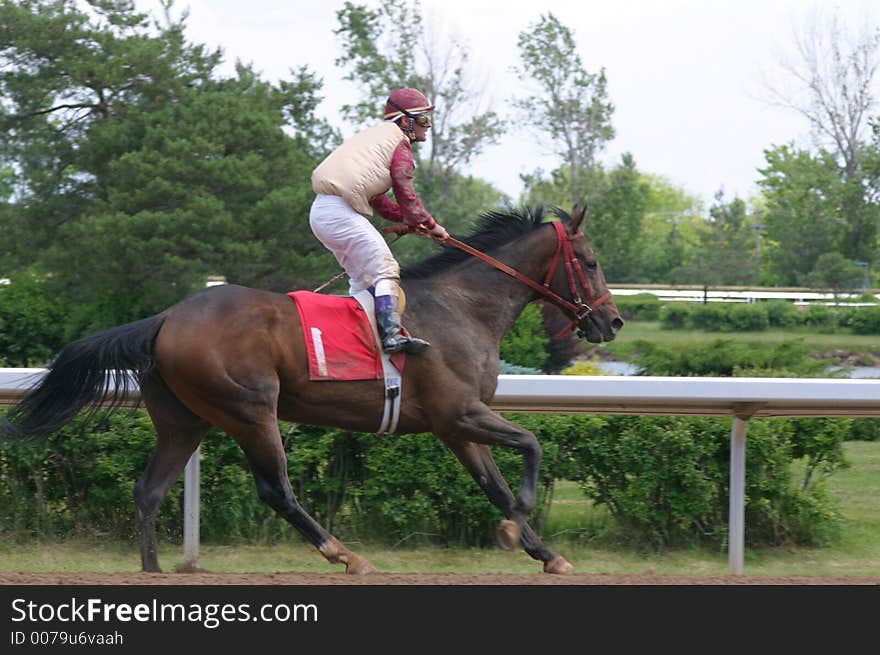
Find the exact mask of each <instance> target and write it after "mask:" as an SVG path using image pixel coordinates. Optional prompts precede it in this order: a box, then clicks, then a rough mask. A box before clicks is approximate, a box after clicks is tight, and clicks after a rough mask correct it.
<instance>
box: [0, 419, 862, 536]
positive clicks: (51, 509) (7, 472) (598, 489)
mask: <svg viewBox="0 0 880 655" xmlns="http://www.w3.org/2000/svg"><path fill="white" fill-rule="evenodd" d="M506 417H507V418H508V419H510V420H512V421H513V422H515V423H517V424H519V425H521V426H522V427H524V428H526V429H528V430H531V431H532V432H533V433H534V434H535V435H536V436H537V437H538V439H539V441H540V442H541V445H542V447H543V451H544V457H543V458H542V461H541V466H540V470H539V480H538V499H537V505H536V510H535V512H534V513H533V515H532V519H531V523H532V525H533V527H535V528H536V529H537V530H538V531H539V532H540V531H541V530H542V528H543V523H544V521H545V520H546V517H547V512H548V508H549V507H550V502H551V500H552V496H553V486H554V481H555V480H558V479H562V478H564V479H569V480H574V481H576V482H578V483H579V484H580V485H581V486H582V488H583V489H584V490H585V492H586V493H587V494H588V496H589V497H590V498H592V499H593V500H594V501H595V502H597V503H600V504H603V505H605V506H607V507H608V509H609V511H610V512H611V515H612V516H613V517H614V519H615V524H616V526H617V528H618V530H619V533H620V535H621V536H622V537H624V538H625V540H626V542H627V543H630V544H635V545H648V546H651V547H653V548H667V547H675V546H678V545H686V544H693V543H704V544H711V545H712V546H713V547H720V546H722V545H723V543H724V540H725V538H726V530H727V527H726V524H727V515H726V512H727V504H728V483H729V468H728V467H729V434H730V422H729V420H727V419H704V418H675V417H639V416H615V417H604V416H590V415H585V414H552V415H540V414H507V415H506ZM835 421H836V420H835ZM835 421H823V420H818V419H811V420H808V421H805V422H803V423H798V422H797V421H792V420H786V419H773V420H771V421H763V420H761V421H758V420H754V421H752V422H751V427H750V429H749V438H748V441H747V451H748V452H747V456H746V466H747V470H746V484H747V488H746V497H747V505H746V512H747V518H746V521H747V525H748V526H749V530H748V531H747V533H746V536H747V539H748V540H749V543H750V544H751V545H762V544H763V545H784V544H811V545H812V544H819V543H823V541H824V540H826V539H829V538H830V537H831V536H832V535H833V531H834V527H835V521H836V514H835V512H834V508H833V507H832V506H831V504H830V502H829V501H828V499H827V498H826V497H825V496H824V495H823V491H822V481H823V479H824V478H825V477H827V476H828V475H830V474H832V473H833V472H834V471H835V470H836V469H837V468H838V467H839V466H841V465H843V462H842V458H841V454H840V453H841V451H840V441H841V440H842V439H843V437H844V436H845V435H846V434H847V433H848V432H849V431H850V429H849V427H848V426H846V425H845V424H844V423H836V422H835ZM281 427H282V437H283V439H284V445H285V450H286V452H287V455H288V475H289V477H290V480H291V484H292V486H293V490H294V492H295V493H296V495H297V496H298V498H299V499H300V501H301V502H302V504H303V506H304V507H305V508H306V509H307V510H308V511H309V512H310V513H312V515H313V516H315V518H316V519H317V520H319V521H320V522H321V523H323V524H324V525H325V526H327V527H329V528H331V529H332V530H333V531H334V532H335V533H336V534H338V535H339V536H341V537H342V538H344V539H349V540H350V539H359V538H370V539H373V540H376V541H381V542H384V543H391V544H396V543H400V542H401V541H404V540H405V541H407V542H408V543H413V542H428V541H429V542H432V543H438V542H439V543H443V544H455V545H471V546H473V545H487V544H489V543H491V541H492V540H493V538H494V537H493V533H494V528H495V525H496V524H497V521H498V520H499V519H500V516H501V515H500V512H499V511H498V510H497V509H496V508H495V507H494V506H492V505H491V504H490V503H489V501H488V499H487V498H486V497H485V495H484V493H483V492H482V491H481V490H480V488H479V487H478V486H477V484H476V483H475V482H474V480H473V479H472V478H471V476H470V475H469V474H468V473H467V472H466V471H465V470H464V468H463V467H462V466H461V465H460V464H459V462H458V461H456V459H455V457H454V456H453V454H452V453H451V452H449V451H448V450H447V449H446V448H445V447H443V445H442V444H441V443H440V442H439V441H438V440H437V439H436V438H434V437H433V436H431V435H426V434H424V435H411V436H404V437H379V436H376V435H372V434H360V433H350V432H345V431H342V430H336V429H326V428H318V427H304V426H289V425H287V424H282V426H281ZM153 444H154V436H153V434H152V430H151V427H150V422H149V419H148V417H147V416H146V413H145V412H134V413H131V414H129V413H119V414H115V415H112V416H111V417H109V418H106V417H105V418H102V419H100V420H99V421H98V422H97V423H96V424H93V425H92V426H90V427H88V429H87V426H86V425H85V424H84V423H83V422H81V420H80V419H76V420H74V421H73V422H72V423H71V424H70V425H69V426H67V427H65V428H63V429H62V430H61V431H60V432H59V433H58V434H57V435H55V436H53V437H51V438H50V439H49V440H48V441H46V442H45V443H44V444H42V445H40V446H37V447H36V448H33V447H21V446H17V447H13V446H8V445H4V446H2V447H0V529H2V534H4V535H6V536H7V537H16V538H22V539H33V538H45V537H48V538H51V537H57V536H70V535H81V536H90V537H93V538H94V537H99V538H103V539H107V538H122V539H133V538H134V534H135V523H134V507H133V505H134V503H133V498H132V490H133V487H134V482H135V480H136V478H137V477H138V476H139V475H140V474H141V473H142V471H143V468H144V466H145V465H146V461H147V459H148V458H149V456H150V453H151V451H152V449H153ZM201 452H202V466H201V495H202V512H201V531H202V538H203V539H204V540H205V541H213V542H221V543H229V542H233V543H234V542H237V541H243V540H247V541H261V542H274V541H276V540H278V539H281V538H290V537H292V536H293V535H295V534H297V533H296V532H295V530H294V529H293V528H292V527H291V526H289V525H288V524H287V523H286V522H285V521H283V520H282V519H280V518H279V517H278V516H276V515H275V513H274V512H272V511H271V510H270V509H269V508H268V507H266V506H265V505H264V504H262V503H261V502H260V501H259V499H258V498H257V494H256V490H255V487H254V482H253V478H252V476H251V474H250V472H249V468H248V465H247V462H246V461H245V458H244V456H243V454H242V451H241V450H240V449H239V448H238V446H237V444H236V443H235V442H234V440H232V439H230V438H228V437H226V436H224V435H222V434H221V433H219V431H214V432H212V433H211V434H210V435H209V436H208V438H207V439H206V440H205V441H204V442H203V445H202V451H201ZM492 452H493V454H494V456H495V459H496V461H497V463H498V466H499V468H500V470H501V472H502V474H503V475H504V476H505V478H506V480H507V481H508V483H509V484H510V486H511V487H512V488H514V489H515V488H516V487H517V486H518V484H519V480H520V476H521V472H522V460H521V458H520V457H519V455H518V454H517V453H515V452H514V451H512V450H511V449H507V448H494V449H493V451H492ZM798 457H800V458H802V459H803V460H804V461H805V462H806V466H805V467H804V471H805V474H804V477H803V479H801V480H794V479H793V478H792V474H791V470H792V466H791V464H792V462H793V460H794V459H795V458H798ZM181 493H182V484H181V481H180V480H178V481H177V482H176V483H175V484H174V486H173V487H172V489H171V491H170V492H169V494H168V495H167V497H166V499H165V502H164V504H163V507H162V509H161V511H160V514H159V518H158V526H157V527H158V529H159V534H160V538H164V539H174V540H179V539H180V532H181V527H182V511H181V503H180V498H181Z"/></svg>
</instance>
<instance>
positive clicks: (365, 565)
mask: <svg viewBox="0 0 880 655" xmlns="http://www.w3.org/2000/svg"><path fill="white" fill-rule="evenodd" d="M345 572H346V573H348V574H349V575H368V574H370V573H375V572H376V569H375V568H373V565H372V564H370V563H369V562H368V561H367V560H365V559H364V558H363V557H359V556H357V555H353V556H351V557H350V558H349V561H348V563H347V564H346V565H345Z"/></svg>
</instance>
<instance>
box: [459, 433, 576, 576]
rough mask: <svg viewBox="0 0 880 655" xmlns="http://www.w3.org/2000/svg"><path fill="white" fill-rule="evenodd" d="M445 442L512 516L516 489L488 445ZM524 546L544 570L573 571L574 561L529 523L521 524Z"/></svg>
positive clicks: (486, 490) (488, 493)
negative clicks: (555, 550) (549, 544)
mask: <svg viewBox="0 0 880 655" xmlns="http://www.w3.org/2000/svg"><path fill="white" fill-rule="evenodd" d="M443 442H444V443H445V444H446V445H447V447H448V448H449V449H450V450H451V451H452V452H453V453H454V454H455V456H456V457H457V458H458V461H460V462H461V463H462V465H463V466H464V467H465V469H467V471H468V473H470V474H471V476H472V477H473V478H474V480H475V481H476V482H477V484H478V485H480V488H481V489H482V490H483V491H484V492H485V493H486V496H487V497H488V498H489V500H490V501H492V504H494V505H495V506H496V507H497V508H498V509H500V510H501V513H502V514H504V516H507V517H510V515H511V511H512V509H513V504H514V497H513V492H512V491H511V490H510V487H509V486H508V484H507V480H505V479H504V476H503V475H501V471H499V470H498V465H497V464H496V463H495V459H494V458H493V457H492V451H490V450H489V447H488V446H485V445H483V444H477V443H472V442H468V441H456V440H454V439H443ZM522 546H523V549H524V550H525V551H526V552H527V553H528V554H529V555H530V556H531V557H532V558H533V559H536V560H539V561H541V562H543V563H544V572H545V573H557V574H564V573H571V571H572V566H571V564H569V563H568V561H567V560H566V559H565V558H564V557H562V556H561V555H557V554H556V553H554V552H553V551H552V550H550V549H549V548H548V547H547V545H546V544H545V543H544V542H543V541H542V540H541V537H539V536H538V534H537V533H536V532H535V531H534V530H533V529H532V528H531V526H529V524H528V523H526V524H524V525H523V528H522Z"/></svg>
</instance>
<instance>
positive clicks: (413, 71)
mask: <svg viewBox="0 0 880 655" xmlns="http://www.w3.org/2000/svg"><path fill="white" fill-rule="evenodd" d="M337 18H338V20H339V28H338V29H336V30H335V32H334V33H335V34H336V35H337V36H338V37H339V39H340V41H341V43H342V49H343V54H342V55H341V56H340V57H339V58H338V59H337V60H336V64H337V66H339V67H340V68H342V69H343V70H345V71H346V73H345V76H344V79H347V80H351V81H353V82H356V83H357V85H358V87H359V88H360V89H362V90H363V94H362V98H361V99H360V100H359V101H358V102H356V103H353V104H351V105H345V106H344V107H343V108H342V109H343V113H344V114H345V115H346V116H347V117H348V118H349V119H350V120H352V121H353V122H355V123H359V124H363V123H365V122H369V121H375V120H376V118H377V117H379V116H381V109H382V106H383V103H384V101H385V98H386V97H387V96H388V93H389V92H390V91H391V90H392V89H395V88H399V87H406V86H409V87H413V88H417V89H419V90H420V91H422V92H423V93H425V95H426V96H427V97H428V99H429V100H431V101H432V102H434V103H435V104H436V105H437V111H436V112H435V113H434V127H433V128H432V129H431V130H430V132H429V144H425V145H429V150H428V152H427V154H425V153H424V152H423V150H422V148H415V149H414V156H415V158H416V163H417V167H416V171H417V180H418V183H419V188H420V190H425V191H427V193H428V194H432V195H433V203H434V204H432V205H430V206H429V207H430V209H431V211H432V212H436V213H437V214H438V216H439V217H441V220H443V222H444V224H445V225H446V226H447V227H452V228H453V229H455V228H456V227H458V226H457V225H456V224H455V223H454V222H453V223H452V224H450V222H449V221H448V220H447V217H453V216H454V214H455V212H454V208H455V206H456V205H455V203H454V202H450V201H448V200H446V198H448V197H449V196H450V191H451V189H452V186H453V185H454V184H455V183H456V182H459V181H463V180H467V179H468V178H467V176H466V175H465V174H464V172H463V170H464V169H465V167H466V166H467V165H468V164H469V163H470V162H471V161H472V160H473V159H474V157H476V156H477V155H479V154H480V153H481V152H482V151H483V149H484V148H485V147H486V146H488V145H491V144H493V143H496V142H497V141H498V138H499V137H500V136H501V135H502V134H503V131H504V130H503V125H502V123H501V121H500V119H499V118H498V116H497V114H496V113H495V112H494V111H491V110H490V109H487V108H484V106H485V105H486V103H485V101H484V98H483V96H484V94H483V91H482V90H481V88H480V86H479V85H478V84H476V83H474V82H471V78H472V77H473V74H472V72H471V69H470V53H469V50H468V49H467V47H466V46H465V45H464V44H462V43H460V42H459V41H458V40H457V39H456V38H454V37H453V38H451V39H440V38H437V35H435V34H432V33H430V32H428V31H426V30H425V29H424V23H423V19H422V13H421V4H420V3H419V2H418V1H417V0H416V1H415V2H413V3H412V4H409V3H408V2H407V1H406V0H388V1H387V2H383V3H380V4H379V5H378V8H376V9H371V8H369V7H367V6H366V5H359V4H354V3H351V2H346V3H345V6H344V7H343V8H342V9H341V10H339V11H338V12H337ZM452 195H455V194H452ZM493 204H494V203H493ZM491 208H492V206H489V207H485V208H484V209H491ZM470 218H473V217H470Z"/></svg>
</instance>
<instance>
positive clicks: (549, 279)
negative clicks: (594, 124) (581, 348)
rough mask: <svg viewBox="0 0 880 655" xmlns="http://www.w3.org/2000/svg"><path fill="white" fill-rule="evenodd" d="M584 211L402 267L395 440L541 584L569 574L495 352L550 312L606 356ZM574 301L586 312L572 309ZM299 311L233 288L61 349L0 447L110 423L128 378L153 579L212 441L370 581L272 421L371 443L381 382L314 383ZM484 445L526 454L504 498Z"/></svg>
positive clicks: (484, 233) (492, 222)
mask: <svg viewBox="0 0 880 655" xmlns="http://www.w3.org/2000/svg"><path fill="white" fill-rule="evenodd" d="M583 217H584V211H583V210H582V209H579V208H578V207H577V206H576V207H575V209H574V210H573V211H572V212H571V214H569V213H567V212H565V211H563V210H560V209H554V210H553V215H549V214H546V212H545V211H544V210H543V208H541V207H538V208H534V209H532V208H521V209H513V208H508V209H507V210H504V211H494V212H488V213H485V214H483V215H482V216H481V218H480V219H479V221H478V223H477V226H476V229H475V231H474V233H473V234H472V235H471V236H469V237H464V238H463V239H462V241H458V240H457V239H455V238H452V239H451V241H453V242H455V243H457V244H458V247H457V248H451V247H447V248H445V249H444V251H443V252H441V253H440V254H438V255H435V256H433V257H431V258H429V259H427V260H425V261H422V262H420V263H417V264H415V265H413V266H411V267H408V268H405V269H404V270H403V271H402V274H401V286H402V288H403V289H404V293H405V297H406V299H407V302H406V309H405V311H404V316H403V320H404V325H405V327H406V328H407V329H408V330H411V331H412V332H413V333H414V334H418V335H419V336H421V337H424V338H426V339H427V340H428V341H430V343H431V344H432V345H431V347H430V348H429V349H428V350H427V351H426V352H424V353H421V354H418V355H410V356H408V358H407V360H406V368H405V375H404V381H405V384H404V385H403V392H402V394H401V406H400V414H399V421H398V423H397V426H396V429H395V431H394V434H410V433H424V432H430V433H433V434H434V435H435V436H436V437H437V438H438V439H440V440H441V441H442V443H443V444H445V446H446V447H448V449H449V450H450V451H451V452H452V453H453V454H454V455H455V457H456V458H458V460H459V461H460V462H461V464H462V465H463V466H464V467H465V469H467V471H468V472H469V473H470V475H471V476H472V477H473V478H474V480H475V481H476V483H477V484H478V485H479V487H480V488H481V489H482V490H483V492H484V493H485V494H486V496H487V497H488V499H489V501H491V502H492V503H493V504H494V505H495V506H496V507H498V509H499V510H500V511H501V513H502V514H503V516H504V518H503V519H502V520H501V522H500V523H499V525H498V527H497V529H496V532H497V538H498V541H499V544H500V545H501V546H502V547H503V548H505V549H513V548H514V547H515V546H516V545H517V544H521V545H522V547H523V549H524V550H525V551H526V553H528V554H529V555H530V556H531V557H532V558H533V559H536V560H539V561H540V562H543V570H544V571H545V572H546V573H553V574H564V573H568V572H570V571H571V570H572V566H571V564H570V563H569V562H568V561H566V560H565V558H563V557H562V556H561V555H558V554H556V553H554V552H553V551H551V550H550V549H549V548H548V547H547V546H546V545H545V543H544V542H543V541H542V540H541V538H540V537H539V536H538V534H537V533H536V532H535V531H534V530H533V529H532V528H531V527H530V526H529V524H528V522H527V519H528V516H529V514H530V512H531V511H532V509H533V508H534V505H535V489H536V483H537V477H538V466H539V463H540V459H541V446H540V444H539V443H538V440H537V439H536V437H535V435H534V434H532V433H531V432H529V431H527V430H525V429H523V428H521V427H519V426H518V425H516V424H514V423H512V422H510V421H508V420H506V419H504V418H503V417H501V416H500V415H499V414H497V413H495V412H494V411H492V410H491V409H490V407H489V403H490V402H491V400H492V397H493V395H494V392H495V388H496V385H497V378H498V374H499V370H500V356H499V345H500V342H501V339H502V337H503V336H504V335H505V333H506V332H507V331H508V330H509V329H510V327H511V326H512V325H513V323H514V321H515V320H516V318H517V317H518V316H519V314H520V313H521V312H522V311H523V309H524V308H525V307H526V305H527V304H528V303H530V302H533V301H535V300H536V299H539V298H543V299H544V300H548V301H550V302H552V303H554V304H556V305H557V306H559V307H560V309H562V311H563V312H565V313H566V314H567V315H568V317H569V318H570V320H571V321H572V324H571V326H570V329H577V331H578V336H580V337H582V338H585V339H586V340H587V341H589V342H592V343H601V342H603V341H611V340H612V339H614V337H615V335H616V333H617V332H618V330H620V328H621V327H622V326H623V320H622V319H621V317H620V314H619V313H618V311H617V307H616V306H615V304H614V301H613V299H612V298H611V295H610V292H609V291H608V288H607V285H606V282H605V278H604V275H603V273H602V270H601V267H600V266H599V264H598V262H597V259H596V256H595V254H594V252H593V250H592V249H591V248H590V246H589V244H588V242H587V240H586V238H585V237H584V235H583V234H582V233H581V232H580V226H581V223H582V221H583ZM581 294H583V295H584V297H583V298H582V297H581ZM306 356H307V354H306V345H305V341H304V337H303V334H302V330H301V329H300V328H299V317H298V312H297V306H296V303H295V302H293V301H292V300H291V299H290V298H288V297H287V296H285V295H283V294H280V293H274V292H270V291H266V290H260V289H253V288H247V287H242V286H237V285H232V284H228V285H219V286H213V287H210V288H208V289H206V290H204V291H201V292H199V293H196V294H194V295H192V296H190V297H188V298H185V299H184V300H181V301H180V302H178V303H177V304H175V305H172V306H171V307H169V308H167V309H165V310H164V311H162V312H160V313H158V314H155V315H153V316H150V317H148V318H144V319H141V320H138V321H135V322H132V323H127V324H125V325H121V326H117V327H113V328H110V329H108V330H104V331H102V332H98V333H96V334H93V335H91V336H87V337H84V338H82V339H79V340H77V341H73V342H71V343H69V344H67V345H66V346H64V347H63V348H62V349H61V350H60V351H59V352H58V354H57V355H56V357H55V359H54V360H53V361H52V362H51V364H50V365H49V367H48V371H47V373H46V375H45V376H44V377H43V378H42V379H41V380H40V382H39V383H37V384H36V385H35V386H34V387H33V388H32V389H30V390H29V391H28V393H27V394H26V395H25V396H24V398H23V399H22V400H21V401H20V402H19V403H18V404H17V405H16V406H14V407H13V408H12V409H11V411H10V412H9V413H8V415H7V417H6V419H4V421H3V424H2V425H0V432H5V433H6V436H7V439H11V440H13V441H15V440H24V439H29V438H40V437H45V436H48V435H49V434H52V433H53V432H54V431H56V430H57V429H59V428H60V427H62V426H63V425H65V424H66V423H67V422H69V421H70V420H71V419H72V418H73V417H74V416H75V415H76V414H77V413H78V412H79V411H80V410H82V409H85V408H87V407H90V408H91V410H90V411H92V412H95V411H99V410H100V411H114V410H116V409H118V408H119V407H120V406H121V404H122V402H123V400H124V398H125V397H126V394H128V393H129V391H130V386H129V385H131V384H132V382H133V379H136V380H137V383H138V384H139V386H140V393H141V402H142V403H143V404H144V406H145V407H146V410H147V412H148V413H149V416H150V418H151V419H152V423H153V426H154V427H155V432H156V446H155V450H154V452H153V453H152V455H151V457H150V459H149V462H148V464H147V466H146V468H145V469H144V471H143V473H142V475H141V476H140V478H139V479H138V480H137V482H136V484H135V487H134V501H135V518H136V524H137V530H138V533H139V542H140V555H141V566H142V570H143V571H144V572H160V571H161V569H160V567H159V562H158V557H157V547H156V516H157V513H158V510H159V507H160V504H161V502H162V500H163V498H164V497H165V494H166V493H167V491H168V489H169V488H170V486H171V485H172V483H173V482H174V481H175V480H176V479H177V478H178V477H179V476H180V474H181V472H182V471H183V469H184V466H185V465H186V462H187V461H188V459H189V458H190V456H191V455H192V453H193V452H194V451H195V450H196V448H197V447H198V446H199V444H200V442H201V441H202V439H203V438H204V436H205V435H206V433H207V432H208V431H209V430H210V429H211V427H212V426H216V427H218V428H220V429H221V430H222V431H224V432H226V433H227V434H228V435H230V436H232V438H233V439H235V440H236V442H237V443H238V445H239V446H240V447H241V449H242V450H243V451H244V454H245V455H246V458H247V460H248V463H249V465H250V469H251V472H252V475H253V478H254V480H255V483H256V488H257V493H258V495H259V498H260V499H261V501H263V502H264V503H266V504H267V505H268V506H269V507H271V508H272V509H273V510H274V511H275V512H276V513H277V514H278V515H279V516H281V517H282V518H284V519H285V520H287V521H288V522H289V523H290V524H291V525H293V526H294V527H295V528H296V529H297V530H298V531H299V532H300V533H301V534H302V536H303V537H304V538H305V539H306V540H307V541H309V542H310V543H311V544H312V545H314V547H315V548H316V549H317V550H318V551H319V552H320V553H321V554H322V555H323V556H324V557H325V558H326V559H327V561H328V562H330V563H333V564H342V565H344V566H345V572H346V573H350V574H363V573H370V572H373V571H374V570H375V569H374V568H373V566H372V565H371V564H370V562H369V561H368V560H367V559H366V558H364V557H362V556H360V555H358V554H356V553H354V552H353V551H352V550H350V549H349V548H347V547H346V546H345V545H344V544H343V543H342V542H341V541H340V540H338V539H337V538H336V537H334V536H333V535H332V534H330V533H329V532H328V531H327V530H325V529H324V528H323V527H322V526H321V525H320V524H319V523H318V522H317V521H316V520H314V519H313V518H312V517H311V516H310V515H309V514H308V513H307V512H306V511H305V510H304V509H303V507H302V506H301V505H300V503H299V501H298V499H297V498H296V497H295V495H294V493H293V491H292V489H291V485H290V481H289V480H288V477H287V458H286V455H285V451H284V447H283V446H282V440H281V435H280V432H279V425H278V421H279V420H284V421H290V422H295V423H299V424H308V425H324V426H331V427H336V428H342V429H345V430H351V431H357V432H376V431H377V429H376V427H377V423H378V416H379V415H380V413H381V411H382V407H383V403H384V382H383V381H382V380H358V381H346V382H339V381H334V382H327V381H314V380H311V379H310V377H309V372H308V370H307V365H306ZM491 446H506V447H509V448H513V449H515V450H516V451H518V452H519V454H521V456H522V461H523V464H522V465H523V475H522V480H521V484H520V487H519V489H518V491H517V493H516V495H514V494H513V492H512V490H511V488H510V487H509V486H508V484H507V482H506V480H505V479H504V478H503V476H502V475H501V473H500V471H499V469H498V467H497V465H496V463H495V462H494V460H493V458H492V453H491V450H490V447H491Z"/></svg>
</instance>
